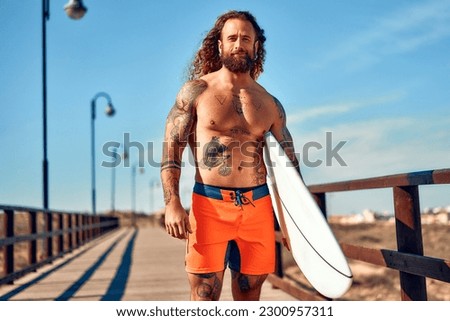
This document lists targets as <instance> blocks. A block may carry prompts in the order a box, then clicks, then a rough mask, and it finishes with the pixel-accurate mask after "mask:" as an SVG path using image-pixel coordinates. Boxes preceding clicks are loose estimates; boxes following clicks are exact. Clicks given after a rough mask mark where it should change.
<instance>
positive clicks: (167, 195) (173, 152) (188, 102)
mask: <svg viewBox="0 0 450 321" xmlns="http://www.w3.org/2000/svg"><path fill="white" fill-rule="evenodd" d="M206 87H207V84H206V82H205V81H203V80H194V81H190V82H188V83H186V84H185V85H184V86H183V88H182V89H181V90H180V92H179V93H178V95H177V99H176V101H175V104H174V106H173V107H172V109H171V110H170V112H169V115H168V116H167V121H166V132H165V141H164V143H163V157H162V162H161V181H162V186H163V191H164V201H165V203H166V205H167V204H168V203H169V202H170V201H171V200H172V199H173V198H174V197H179V180H180V174H181V158H182V153H183V150H184V148H185V147H186V145H187V142H188V137H189V135H190V134H191V131H192V127H193V126H194V123H195V104H196V100H197V98H198V96H199V95H200V94H201V93H203V91H205V89H206Z"/></svg>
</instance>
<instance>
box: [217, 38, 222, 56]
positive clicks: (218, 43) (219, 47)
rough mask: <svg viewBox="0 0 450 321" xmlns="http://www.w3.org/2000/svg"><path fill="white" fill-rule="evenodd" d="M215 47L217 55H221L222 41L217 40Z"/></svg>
mask: <svg viewBox="0 0 450 321" xmlns="http://www.w3.org/2000/svg"><path fill="white" fill-rule="evenodd" d="M217 49H219V56H221V55H222V41H220V40H217Z"/></svg>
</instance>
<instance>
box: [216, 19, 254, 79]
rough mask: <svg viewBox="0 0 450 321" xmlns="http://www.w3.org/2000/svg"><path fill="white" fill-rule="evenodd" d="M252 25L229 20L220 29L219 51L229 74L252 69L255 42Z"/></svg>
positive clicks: (241, 21) (242, 21)
mask: <svg viewBox="0 0 450 321" xmlns="http://www.w3.org/2000/svg"><path fill="white" fill-rule="evenodd" d="M255 40H256V34H255V30H254V29H253V26H252V24H251V23H250V22H249V21H246V20H240V19H229V20H227V21H226V22H225V25H224V26H223V28H222V33H221V40H219V51H220V53H221V55H220V57H221V60H222V63H223V65H224V66H225V67H226V68H227V69H228V70H230V71H231V72H236V73H245V72H248V71H250V70H251V68H252V67H253V64H254V61H253V59H254V58H255V52H256V50H257V42H255Z"/></svg>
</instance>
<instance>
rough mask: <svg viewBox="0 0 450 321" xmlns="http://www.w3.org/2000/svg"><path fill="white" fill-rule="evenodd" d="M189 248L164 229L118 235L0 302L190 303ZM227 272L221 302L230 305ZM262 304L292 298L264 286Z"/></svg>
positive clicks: (4, 293) (21, 283)
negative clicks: (187, 249) (187, 254)
mask: <svg viewBox="0 0 450 321" xmlns="http://www.w3.org/2000/svg"><path fill="white" fill-rule="evenodd" d="M184 253H185V242H184V241H180V240H177V239H173V238H171V237H169V236H168V235H166V233H165V232H164V231H163V230H162V229H160V228H151V227H148V228H140V229H137V230H134V229H125V228H123V229H120V230H118V231H115V232H112V233H110V234H108V235H107V236H105V237H103V238H101V239H98V240H95V241H93V242H91V243H90V244H88V245H86V246H84V247H82V248H80V249H78V250H76V251H74V252H73V253H71V254H69V255H67V256H65V257H64V258H62V259H58V260H56V261H55V262H53V264H51V265H48V266H45V267H44V268H41V269H39V270H38V271H37V272H35V273H31V274H29V275H26V276H25V277H23V278H21V279H19V280H17V281H16V282H15V284H13V285H3V286H0V300H41V301H42V300H83V301H88V300H90V301H99V300H114V301H117V300H123V301H186V300H189V283H188V281H187V276H186V272H185V271H184ZM230 283H231V281H230V274H229V272H228V271H227V273H226V275H225V280H224V287H223V291H222V297H221V300H224V301H228V300H232V297H231V287H230ZM261 300H263V301H290V300H295V299H294V298H293V297H292V296H290V295H288V294H286V293H284V292H283V291H281V290H278V289H273V288H272V286H271V284H270V283H268V282H265V284H264V285H263V290H262V294H261Z"/></svg>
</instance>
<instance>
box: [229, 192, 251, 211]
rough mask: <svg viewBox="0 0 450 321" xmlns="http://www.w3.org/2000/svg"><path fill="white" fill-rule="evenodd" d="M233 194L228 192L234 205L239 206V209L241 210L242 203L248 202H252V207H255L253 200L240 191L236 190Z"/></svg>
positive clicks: (246, 203)
mask: <svg viewBox="0 0 450 321" xmlns="http://www.w3.org/2000/svg"><path fill="white" fill-rule="evenodd" d="M234 194H235V195H233V193H230V196H231V199H232V200H234V205H235V206H240V207H241V210H243V209H244V208H243V205H248V204H252V206H253V207H255V204H253V202H252V201H251V200H250V199H249V198H248V197H247V196H245V195H244V194H242V192H241V191H239V190H238V191H236V192H235V193H234Z"/></svg>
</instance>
